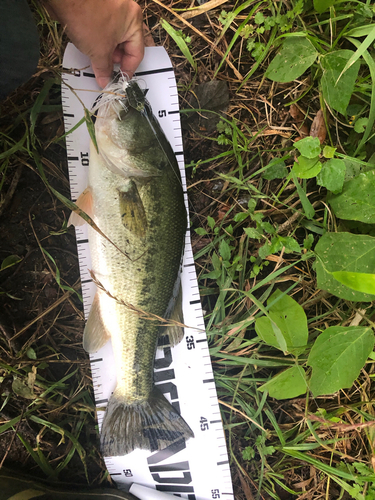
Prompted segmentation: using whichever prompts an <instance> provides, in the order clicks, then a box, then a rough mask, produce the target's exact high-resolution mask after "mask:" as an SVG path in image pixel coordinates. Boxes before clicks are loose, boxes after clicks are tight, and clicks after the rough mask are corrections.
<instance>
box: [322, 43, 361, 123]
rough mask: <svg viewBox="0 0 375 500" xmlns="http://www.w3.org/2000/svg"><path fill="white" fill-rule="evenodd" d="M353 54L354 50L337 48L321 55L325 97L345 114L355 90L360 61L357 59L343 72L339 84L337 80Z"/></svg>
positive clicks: (329, 103)
mask: <svg viewBox="0 0 375 500" xmlns="http://www.w3.org/2000/svg"><path fill="white" fill-rule="evenodd" d="M353 54H354V52H353V51H352V50H337V51H335V52H330V53H329V54H327V55H325V56H322V57H321V65H322V68H323V75H322V79H321V85H322V92H323V97H324V99H325V100H326V101H327V103H328V105H329V106H330V107H331V108H333V109H335V110H336V111H338V112H339V113H342V114H345V111H346V108H347V107H348V104H349V101H350V98H351V96H352V93H353V91H354V85H355V81H356V79H357V75H358V71H359V67H360V65H361V63H360V61H356V62H355V63H354V64H353V65H352V66H350V68H348V69H347V70H346V71H345V73H343V75H342V76H341V78H340V81H339V82H338V83H337V84H336V82H337V79H338V78H339V76H340V74H341V72H342V70H343V69H344V68H345V65H346V63H347V62H348V61H349V59H350V58H351V57H352V55H353Z"/></svg>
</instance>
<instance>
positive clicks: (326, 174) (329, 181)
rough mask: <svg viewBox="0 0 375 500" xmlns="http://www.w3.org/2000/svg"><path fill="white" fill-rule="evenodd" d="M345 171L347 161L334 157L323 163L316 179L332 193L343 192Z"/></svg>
mask: <svg viewBox="0 0 375 500" xmlns="http://www.w3.org/2000/svg"><path fill="white" fill-rule="evenodd" d="M345 171H346V168H345V163H344V162H343V161H342V160H340V159H338V158H332V159H330V160H329V161H327V162H326V163H323V166H322V169H321V171H320V172H319V173H318V175H317V178H316V181H317V183H318V184H319V186H324V187H325V188H327V189H328V190H329V191H332V193H341V191H342V188H343V185H344V180H345Z"/></svg>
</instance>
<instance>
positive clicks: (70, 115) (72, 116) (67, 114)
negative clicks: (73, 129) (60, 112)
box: [64, 113, 74, 118]
mask: <svg viewBox="0 0 375 500" xmlns="http://www.w3.org/2000/svg"><path fill="white" fill-rule="evenodd" d="M64 116H68V117H69V118H74V115H73V114H72V113H65V115H64Z"/></svg>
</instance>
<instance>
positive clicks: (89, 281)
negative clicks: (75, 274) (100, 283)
mask: <svg viewBox="0 0 375 500" xmlns="http://www.w3.org/2000/svg"><path fill="white" fill-rule="evenodd" d="M86 283H92V279H89V280H83V281H81V285H85V284H86Z"/></svg>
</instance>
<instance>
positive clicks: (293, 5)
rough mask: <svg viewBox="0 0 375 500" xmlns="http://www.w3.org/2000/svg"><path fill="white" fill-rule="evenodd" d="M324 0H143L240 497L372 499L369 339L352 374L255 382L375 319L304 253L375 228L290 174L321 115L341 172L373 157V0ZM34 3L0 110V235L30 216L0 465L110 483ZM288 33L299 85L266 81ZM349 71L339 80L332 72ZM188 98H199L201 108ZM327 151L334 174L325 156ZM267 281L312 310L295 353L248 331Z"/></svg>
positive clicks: (5, 349) (57, 40)
mask: <svg viewBox="0 0 375 500" xmlns="http://www.w3.org/2000/svg"><path fill="white" fill-rule="evenodd" d="M330 3H332V5H331V6H330V7H329V8H328V9H326V10H324V11H323V12H322V13H318V12H317V11H316V10H314V6H315V8H316V9H317V10H321V9H320V6H321V4H322V2H319V0H316V1H315V2H311V1H307V0H306V1H289V2H271V1H259V2H251V1H249V2H244V3H242V4H236V3H234V2H231V1H228V2H225V3H223V4H222V5H221V6H219V7H215V6H213V7H211V8H210V9H209V10H207V11H206V12H205V13H203V14H200V15H199V16H196V17H192V16H193V15H194V9H191V4H188V3H186V2H182V3H178V2H175V3H173V4H171V5H170V6H168V7H167V6H165V5H164V4H162V3H161V2H158V1H157V2H151V3H148V4H147V5H143V7H144V15H145V19H146V22H147V24H148V25H149V27H150V28H151V32H152V34H153V36H154V39H155V41H156V43H157V44H163V45H165V46H166V48H167V50H168V52H169V54H170V56H171V58H172V60H173V63H174V66H175V69H176V75H177V81H178V86H179V95H180V105H181V108H183V110H184V111H183V112H182V116H183V123H184V144H185V152H186V164H187V172H188V177H189V200H190V206H191V212H190V217H191V223H192V227H193V231H192V243H193V251H194V254H195V258H196V266H197V271H198V275H199V284H200V290H201V297H202V303H203V308H204V310H205V311H206V326H207V333H208V335H209V340H210V348H211V356H212V361H213V367H214V373H215V380H216V384H217V390H218V395H219V400H220V403H221V410H222V418H223V422H224V426H225V430H226V435H227V444H228V449H229V454H230V461H231V469H232V478H233V483H234V489H235V498H236V499H239V500H242V499H246V500H248V499H252V498H267V499H268V498H275V499H282V500H283V499H285V498H297V497H298V498H308V499H310V498H311V499H313V498H326V499H336V498H337V499H341V498H355V499H359V500H362V499H364V500H371V499H372V498H375V490H374V486H373V483H374V479H375V476H374V470H375V458H374V456H375V455H374V447H375V436H374V431H373V422H374V409H373V402H374V386H373V378H374V359H375V356H374V354H373V352H370V355H369V356H366V359H365V361H364V363H363V366H362V367H361V369H360V370H358V374H357V376H356V377H355V378H354V382H353V383H352V385H351V387H347V386H345V387H343V388H341V389H340V390H336V391H335V392H333V393H328V394H315V396H313V395H312V394H311V392H306V394H299V395H295V396H293V397H288V398H285V399H277V398H274V397H270V396H269V394H268V393H267V392H261V391H259V388H260V386H261V385H262V384H264V383H265V382H267V381H268V380H270V379H271V378H272V377H273V376H274V375H276V374H278V373H280V371H282V370H285V369H288V368H292V367H295V366H300V367H302V368H303V369H304V370H306V373H307V379H306V380H307V381H309V380H310V379H309V377H310V374H311V367H310V366H309V365H308V359H309V355H310V352H312V350H313V349H314V345H315V342H316V339H318V338H319V335H321V334H322V332H324V331H327V329H329V328H330V327H336V326H342V327H344V328H349V327H360V328H365V327H367V326H370V327H371V328H372V327H373V317H374V309H373V302H372V301H362V300H357V301H350V300H347V299H345V298H340V297H338V296H336V295H335V294H333V293H330V292H332V290H327V289H323V288H322V289H319V288H318V285H317V262H318V260H319V258H317V257H316V256H315V254H314V250H315V247H316V244H317V243H318V242H319V241H320V239H321V238H322V236H323V235H324V234H326V233H335V232H339V233H342V232H350V233H352V234H354V235H369V236H372V234H374V233H373V231H374V228H373V224H374V222H360V221H358V220H357V221H352V220H346V219H344V218H340V217H339V216H338V215H337V213H336V212H337V211H336V208H333V205H332V204H331V202H330V196H331V195H329V196H328V198H327V190H332V188H330V187H329V186H330V185H329V186H328V185H327V182H326V181H324V179H323V180H322V175H321V174H319V173H317V174H314V175H311V176H309V175H310V174H308V175H307V177H303V175H304V174H301V171H300V170H299V171H298V172H299V173H298V175H297V174H296V168H297V167H294V163H298V164H299V167H298V168H301V167H300V165H301V161H302V160H301V159H300V158H301V156H304V154H305V153H303V152H302V150H301V149H300V151H298V150H297V145H298V142H295V141H296V140H297V139H301V138H302V137H304V134H305V133H307V134H309V130H310V128H311V126H312V124H313V122H314V119H315V118H316V116H317V114H318V112H319V110H322V116H323V124H322V121H321V122H320V127H321V129H320V130H322V129H324V126H325V128H326V129H327V130H326V131H327V135H326V138H325V139H324V145H328V146H330V147H331V148H336V151H335V152H334V153H333V155H334V158H335V159H336V160H341V161H343V162H344V163H345V169H346V174H347V175H348V176H349V177H350V175H352V177H356V176H358V175H360V172H365V171H366V170H370V171H371V170H372V169H373V168H374V167H373V165H374V158H373V154H374V152H375V150H374V134H373V123H374V116H375V115H374V109H375V107H374V103H375V94H374V87H373V80H374V78H373V75H374V66H373V55H374V54H373V51H374V49H373V36H374V35H373V33H374V31H373V26H374V24H373V15H375V13H374V11H373V6H372V5H371V4H370V2H367V1H360V2H354V0H353V1H348V2H339V1H337V2H330ZM207 5H208V4H207ZM200 9H201V8H200ZM34 12H35V16H36V19H37V21H38V24H39V29H40V32H41V34H42V53H43V57H42V59H41V62H40V67H39V70H38V73H37V76H35V77H34V78H33V79H32V80H31V82H29V83H28V84H26V85H25V86H23V87H22V88H20V89H19V90H18V91H17V92H15V93H14V94H12V96H10V98H9V99H8V100H7V101H5V102H4V103H2V105H1V106H2V109H1V115H0V142H1V144H2V146H1V152H0V175H1V178H0V186H1V195H2V197H1V204H0V211H2V213H0V216H2V219H0V226H1V227H0V230H1V231H2V234H10V233H11V231H14V227H15V226H17V227H18V228H22V230H21V229H18V230H17V232H15V233H14V235H13V237H10V236H9V237H7V238H4V241H3V244H2V247H1V248H0V251H1V254H0V260H1V262H3V261H5V259H7V258H8V261H6V264H7V265H6V266H5V265H4V269H3V270H2V271H0V293H1V295H0V300H1V302H2V308H3V309H2V311H3V312H1V313H0V328H1V331H2V334H3V335H2V340H1V343H0V347H1V365H0V377H1V379H0V380H1V394H2V401H1V405H0V414H1V422H0V433H1V434H2V436H3V438H4V439H3V443H4V445H2V446H3V448H4V449H3V451H4V457H5V459H4V463H5V464H8V465H12V463H15V462H21V463H22V465H23V467H24V469H25V470H28V471H33V472H35V473H36V474H39V475H40V476H41V477H43V476H47V477H49V478H50V479H52V480H56V479H60V480H61V479H64V478H66V477H69V478H71V479H74V481H76V482H81V483H87V482H89V483H90V484H99V483H103V482H104V483H106V482H107V481H108V477H107V474H106V471H105V468H104V466H103V463H102V461H101V458H100V454H99V450H98V443H97V438H96V430H95V415H94V405H93V395H92V390H91V381H90V372H89V367H88V362H87V358H86V356H85V354H84V353H83V350H82V348H81V332H82V326H83V316H82V312H81V303H80V300H79V297H78V296H77V292H78V293H79V283H78V282H77V280H78V265H77V262H76V258H75V256H74V251H75V250H74V236H73V233H72V232H71V230H67V229H66V220H67V217H68V211H67V210H66V209H65V207H64V205H63V204H62V203H61V201H59V200H57V199H56V197H55V196H54V195H53V194H52V193H51V191H50V190H49V188H48V187H47V185H50V186H51V187H52V188H53V189H54V190H55V191H58V192H59V193H61V194H62V195H64V196H68V184H67V180H66V179H67V177H66V175H67V171H66V160H65V152H64V150H63V147H62V144H63V142H61V141H59V140H58V139H59V137H62V136H63V133H64V132H63V128H62V121H61V108H60V95H59V87H58V84H57V83H56V82H58V79H59V73H60V70H61V57H62V53H63V47H64V43H65V38H64V35H63V33H62V30H61V28H60V27H59V26H58V25H56V24H55V23H52V22H51V21H50V20H49V19H48V17H47V16H46V13H45V12H44V11H43V10H42V8H41V7H40V6H39V5H37V4H35V5H34ZM185 12H186V13H189V16H185V17H184V13H185ZM199 12H201V10H200V11H199ZM296 35H303V36H296ZM285 40H292V41H293V44H294V45H295V44H296V43H305V42H301V40H308V42H309V43H310V44H311V47H312V48H311V54H312V56H311V61H312V62H311V64H310V65H308V66H307V67H306V68H305V70H304V71H303V72H302V73H301V74H300V75H298V76H297V77H293V78H292V81H276V80H271V79H270V78H269V77H268V76H272V75H270V69H269V68H271V69H272V64H274V63H273V61H274V58H275V56H276V54H277V51H278V50H285V47H287V44H288V42H286V43H284V41H285ZM339 50H351V51H352V53H351V55H350V57H348V58H347V59H346V60H345V61H343V63H342V66H341V70H340V72H339V73H338V75H337V78H340V81H341V83H342V85H344V87H342V89H346V90H345V92H346V93H347V94H348V93H349V102H348V106H347V108H346V112H344V113H342V112H341V111H340V109H341V108H340V106H342V103H341V101H340V102H339V104H337V102H336V101H335V99H334V98H333V97H332V92H333V94H334V90H332V88H333V86H334V84H332V83H331V84H330V83H327V78H328V77H327V71H328V69H327V67H328V66H327V64H326V62H325V61H327V60H328V61H329V58H330V57H332V54H334V57H336V56H335V54H336V55H337V51H339ZM315 53H316V56H315V58H314V54H315ZM358 61H359V62H360V64H359V62H358ZM355 64H357V65H358V74H357V75H356V77H355V78H354V82H353V83H352V84H350V85H349V83H348V82H346V83H345V80H344V79H345V78H346V76H347V75H348V71H349V69H350V68H353V67H354V66H355ZM348 68H349V69H348ZM276 69H277V68H276ZM277 71H278V69H277ZM266 72H267V74H266ZM267 75H268V76H267ZM214 78H217V79H218V80H220V81H222V82H226V84H227V86H228V91H229V97H230V100H229V105H228V106H227V107H226V109H225V110H223V111H222V112H220V102H215V103H214V102H213V96H209V95H208V97H207V96H206V97H204V95H203V94H202V93H199V92H201V91H198V85H199V84H203V83H204V82H207V81H210V80H212V79H214ZM329 85H331V87H330V86H329ZM327 89H328V90H327ZM327 92H328V93H327ZM345 92H344V90H342V92H341V94H345ZM197 95H198V96H199V98H200V99H201V100H202V101H204V102H205V105H201V104H202V103H201V101H199V100H198V101H197V100H196V99H194V96H197ZM202 96H203V97H204V99H203V97H202ZM340 97H342V96H340ZM197 102H198V106H197ZM210 103H211V104H210ZM196 107H200V108H204V110H205V111H204V112H203V111H199V114H197V113H196V111H194V109H195V108H196ZM337 108H339V110H338V109H337ZM361 120H362V121H361ZM303 126H305V128H303ZM306 130H307V132H306ZM302 144H303V143H302ZM320 151H321V153H320V161H321V162H322V164H323V168H326V165H327V164H328V162H329V160H330V158H329V157H328V156H324V155H325V154H327V155H329V154H330V153H329V152H328V153H327V152H326V153H324V151H323V150H320ZM307 154H309V152H307ZM40 165H42V168H43V172H44V176H45V178H44V179H43V180H44V181H47V185H46V183H45V182H42V180H41V179H40V172H41V169H40ZM38 166H39V168H38ZM20 169H21V170H20ZM293 169H294V170H293ZM301 175H302V177H301ZM361 175H362V174H361ZM337 177H338V174H337V173H335V175H334V176H333V178H334V179H335V180H337ZM349 177H348V178H349ZM325 182H326V183H325ZM344 194H345V190H344ZM60 199H62V198H60ZM322 241H323V240H322ZM61 248H62V249H64V250H63V251H61ZM340 255H342V258H344V257H345V252H344V250H340ZM9 256H13V257H14V258H13V257H12V259H9ZM18 259H19V260H18ZM1 262H0V264H1ZM9 264H11V265H9ZM324 265H326V264H324ZM367 272H371V270H370V271H367ZM275 290H280V291H281V292H282V293H283V294H284V296H285V295H288V296H290V297H292V298H293V299H294V300H295V301H296V302H297V303H298V304H299V305H300V306H302V308H303V311H304V313H305V315H306V321H307V325H308V337H307V341H306V349H305V351H304V352H302V353H300V354H298V355H295V353H294V352H293V350H292V349H289V347H290V346H288V345H287V349H286V352H284V350H282V349H280V348H278V347H276V346H277V345H278V344H275V343H274V344H272V343H271V344H270V343H269V341H268V342H267V341H266V340H265V338H266V337H264V336H263V337H262V332H261V331H260V330H259V319H260V318H261V317H268V318H271V313H272V300H271V302H270V303H267V301H268V299H270V297H272V294H273V293H274V292H275ZM84 450H86V451H84Z"/></svg>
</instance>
